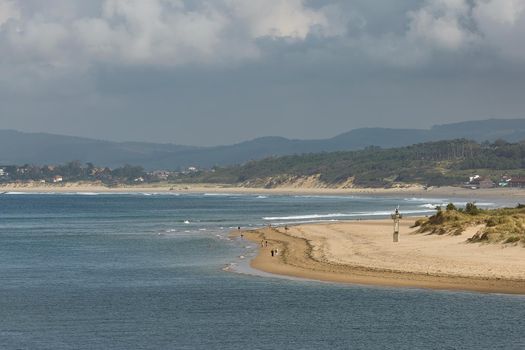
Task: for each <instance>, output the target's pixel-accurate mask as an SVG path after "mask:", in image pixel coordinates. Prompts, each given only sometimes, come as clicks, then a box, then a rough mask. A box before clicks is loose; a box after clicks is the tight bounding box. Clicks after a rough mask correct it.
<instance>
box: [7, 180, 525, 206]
mask: <svg viewBox="0 0 525 350" xmlns="http://www.w3.org/2000/svg"><path fill="white" fill-rule="evenodd" d="M0 192H24V193H51V192H56V193H68V192H69V193H74V192H94V193H126V192H157V193H164V192H170V193H232V194H266V195H272V194H273V195H301V194H304V195H377V196H411V197H429V198H433V197H434V198H435V197H457V198H463V199H466V200H473V201H476V200H478V199H482V198H499V199H505V200H508V201H509V202H511V203H513V202H516V203H518V202H519V201H520V200H521V201H525V189H518V188H515V189H511V188H491V189H477V190H471V189H467V188H460V187H432V188H428V189H426V188H424V187H422V186H417V185H414V186H408V187H400V188H387V189H385V188H327V187H305V186H303V187H301V186H299V187H277V188H269V189H267V188H257V187H241V186H232V185H226V184H223V185H221V184H169V183H156V184H138V185H119V186H116V187H108V186H105V185H103V184H102V183H96V182H95V183H93V182H75V183H63V184H41V183H38V182H33V183H8V184H2V185H0Z"/></svg>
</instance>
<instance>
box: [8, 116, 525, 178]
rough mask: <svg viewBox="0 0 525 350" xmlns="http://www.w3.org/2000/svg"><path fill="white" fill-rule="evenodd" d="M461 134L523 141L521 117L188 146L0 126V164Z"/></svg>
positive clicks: (154, 157)
mask: <svg viewBox="0 0 525 350" xmlns="http://www.w3.org/2000/svg"><path fill="white" fill-rule="evenodd" d="M458 138H466V139H470V140H474V141H478V142H482V141H494V140H496V139H503V140H506V141H509V142H516V141H521V140H525V119H489V120H482V121H470V122H462V123H454V124H445V125H437V126H434V127H432V128H430V129H388V128H362V129H355V130H351V131H349V132H346V133H343V134H340V135H338V136H335V137H333V138H330V139H322V140H290V139H287V138H284V137H262V138H257V139H254V140H251V141H246V142H241V143H238V144H234V145H228V146H217V147H191V146H182V145H175V144H155V143H143V142H110V141H101V140H95V139H89V138H81V137H73V136H63V135H53V134H45V133H25V132H19V131H13V130H0V164H25V163H28V164H35V165H43V164H57V163H64V162H67V161H71V160H79V161H81V162H92V163H94V164H97V165H104V166H110V167H117V166H122V165H124V164H133V165H142V166H144V167H145V168H147V169H169V170H176V169H181V168H185V167H188V166H198V167H204V168H210V167H212V166H215V165H218V166H224V165H232V164H240V163H244V162H246V161H249V160H256V159H262V158H266V157H269V156H282V155H292V154H304V153H318V152H333V151H346V150H356V149H363V148H365V147H367V146H379V147H382V148H390V147H401V146H408V145H411V144H415V143H421V142H428V141H438V140H452V139H458Z"/></svg>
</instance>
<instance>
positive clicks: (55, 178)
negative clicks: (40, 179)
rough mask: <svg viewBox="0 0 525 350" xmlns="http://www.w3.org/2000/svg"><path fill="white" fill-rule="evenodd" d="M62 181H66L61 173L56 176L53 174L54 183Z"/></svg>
mask: <svg viewBox="0 0 525 350" xmlns="http://www.w3.org/2000/svg"><path fill="white" fill-rule="evenodd" d="M62 181H64V179H63V178H62V176H60V175H55V176H53V183H54V184H56V183H60V182H62Z"/></svg>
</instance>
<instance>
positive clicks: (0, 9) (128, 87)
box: [0, 0, 525, 145]
mask: <svg viewBox="0 0 525 350" xmlns="http://www.w3.org/2000/svg"><path fill="white" fill-rule="evenodd" d="M524 38H525V0H426V1H424V0H423V1H418V0H404V1H391V0H378V1H369V0H355V1H351V0H348V1H343V0H331V1H330V0H327V1H321V0H311V1H308V0H213V1H210V0H208V1H206V0H191V1H190V0H188V1H184V0H90V1H83V0H46V1H39V0H0V128H14V129H19V130H28V131H47V132H55V133H65V134H73V135H82V136H89V137H95V138H104V139H112V140H143V141H144V140H145V141H162V142H175V143H182V144H198V145H209V144H220V143H233V142H237V141H241V140H245V139H250V138H253V137H257V136H264V135H282V136H287V137H294V138H320V137H326V136H333V135H335V134H337V133H339V132H344V131H347V130H349V129H353V128H357V127H364V126H387V127H428V126H431V125H433V124H440V123H447V122H453V121H461V120H470V119H485V118H491V117H497V118H516V117H525V99H524V98H523V96H524V95H523V94H524V91H525V89H524V88H525V39H524Z"/></svg>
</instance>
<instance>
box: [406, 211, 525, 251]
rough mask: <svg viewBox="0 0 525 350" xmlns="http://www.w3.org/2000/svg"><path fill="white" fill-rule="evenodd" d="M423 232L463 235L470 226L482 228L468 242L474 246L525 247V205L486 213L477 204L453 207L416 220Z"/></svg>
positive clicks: (420, 231) (419, 230)
mask: <svg viewBox="0 0 525 350" xmlns="http://www.w3.org/2000/svg"><path fill="white" fill-rule="evenodd" d="M415 226H416V227H419V229H418V232H419V233H428V234H438V235H444V234H448V235H461V234H463V233H464V232H465V230H466V229H467V228H469V227H476V226H481V228H480V229H479V230H478V231H477V232H476V233H475V234H474V235H473V236H472V237H470V238H469V239H468V240H467V241H468V242H470V243H477V242H487V243H514V244H518V243H521V244H522V245H523V246H525V206H524V205H521V204H519V205H518V206H517V207H516V208H500V209H487V210H483V209H480V208H478V207H477V206H476V205H475V204H474V203H468V204H467V205H466V207H465V208H464V209H463V208H459V209H457V208H456V207H455V206H454V205H453V204H449V205H448V206H447V208H446V209H445V210H443V209H441V208H437V212H436V214H434V215H432V216H431V217H429V218H426V219H420V220H418V221H416V224H415Z"/></svg>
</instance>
